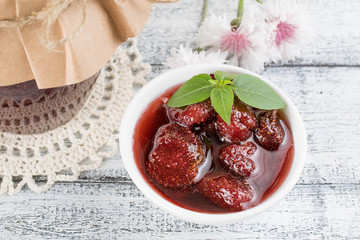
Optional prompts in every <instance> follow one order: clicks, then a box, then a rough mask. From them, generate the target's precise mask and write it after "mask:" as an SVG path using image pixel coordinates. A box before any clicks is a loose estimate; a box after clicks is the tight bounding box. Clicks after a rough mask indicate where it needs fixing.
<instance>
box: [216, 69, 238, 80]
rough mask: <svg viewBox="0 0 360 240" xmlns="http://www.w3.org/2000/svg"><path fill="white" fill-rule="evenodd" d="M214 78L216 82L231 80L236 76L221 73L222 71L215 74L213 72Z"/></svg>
mask: <svg viewBox="0 0 360 240" xmlns="http://www.w3.org/2000/svg"><path fill="white" fill-rule="evenodd" d="M214 76H215V79H216V80H218V81H222V80H232V79H233V78H234V77H236V76H237V75H236V74H234V73H226V72H222V71H216V72H214Z"/></svg>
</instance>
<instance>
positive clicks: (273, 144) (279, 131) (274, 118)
mask: <svg viewBox="0 0 360 240" xmlns="http://www.w3.org/2000/svg"><path fill="white" fill-rule="evenodd" d="M284 136H285V132H284V129H283V127H282V126H281V124H280V120H279V113H278V112H277V110H270V111H268V112H266V113H264V114H262V115H261V116H260V117H259V126H258V127H257V128H256V129H255V139H256V140H257V141H258V142H259V144H260V146H261V147H263V148H265V149H267V150H269V151H276V150H277V149H278V148H279V146H280V144H281V143H282V142H283V140H284Z"/></svg>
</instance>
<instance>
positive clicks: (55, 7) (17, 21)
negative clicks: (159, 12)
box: [0, 0, 178, 50]
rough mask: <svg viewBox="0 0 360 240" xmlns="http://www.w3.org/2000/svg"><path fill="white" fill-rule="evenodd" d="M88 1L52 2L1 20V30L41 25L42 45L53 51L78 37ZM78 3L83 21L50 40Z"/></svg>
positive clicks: (156, 0) (170, 0)
mask: <svg viewBox="0 0 360 240" xmlns="http://www.w3.org/2000/svg"><path fill="white" fill-rule="evenodd" d="M88 1H89V0H51V1H48V2H47V3H46V5H45V6H44V7H43V8H42V9H41V10H40V11H38V12H32V13H31V14H30V15H28V16H24V17H18V18H12V19H4V20H0V28H11V27H24V26H27V25H31V24H35V23H42V24H41V38H40V40H41V43H42V44H43V45H44V46H45V47H46V48H48V49H50V50H52V49H55V48H57V47H58V46H60V45H62V44H64V43H65V42H67V41H69V40H71V39H72V38H74V37H75V36H76V35H78V34H79V33H80V32H81V31H82V30H83V27H84V25H85V21H86V19H87V17H88ZM147 1H149V2H152V3H174V2H177V1H178V0H147ZM76 2H80V3H81V7H82V21H81V23H80V25H79V26H78V27H77V28H76V30H75V31H74V32H72V33H71V34H69V35H68V36H66V37H64V38H62V39H60V40H56V41H52V40H50V33H51V26H52V25H54V23H55V21H56V20H57V19H58V17H59V16H60V14H61V13H62V12H63V11H65V10H66V9H67V8H69V7H70V6H71V5H73V4H74V3H76Z"/></svg>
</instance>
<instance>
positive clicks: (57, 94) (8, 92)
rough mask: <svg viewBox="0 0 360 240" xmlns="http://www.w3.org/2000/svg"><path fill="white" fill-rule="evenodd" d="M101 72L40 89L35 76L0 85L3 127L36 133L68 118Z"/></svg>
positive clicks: (72, 114)
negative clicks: (24, 80)
mask: <svg viewBox="0 0 360 240" xmlns="http://www.w3.org/2000/svg"><path fill="white" fill-rule="evenodd" d="M98 75H99V72H98V73H96V74H95V75H93V76H91V77H90V78H88V79H86V80H84V81H82V82H80V83H77V84H72V85H68V86H63V87H57V88H48V89H38V87H37V85H36V82H35V80H30V81H27V82H23V83H18V84H14V85H10V86H4V87H0V109H1V110H0V131H1V132H7V133H15V134H36V133H42V132H45V131H48V130H51V129H54V128H56V127H58V126H60V125H62V124H64V123H66V122H68V121H69V120H70V119H71V118H73V117H74V116H75V115H76V114H77V113H78V112H79V110H80V109H81V107H82V106H83V105H84V103H85V102H86V100H87V99H88V97H89V95H90V92H91V90H92V88H93V86H94V84H95V82H96V79H97V77H98Z"/></svg>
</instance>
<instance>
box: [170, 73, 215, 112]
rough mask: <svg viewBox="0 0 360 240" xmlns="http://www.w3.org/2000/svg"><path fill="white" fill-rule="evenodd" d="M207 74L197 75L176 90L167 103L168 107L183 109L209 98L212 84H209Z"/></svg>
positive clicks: (209, 78)
mask: <svg viewBox="0 0 360 240" xmlns="http://www.w3.org/2000/svg"><path fill="white" fill-rule="evenodd" d="M209 80H211V77H210V75H209V74H199V75H196V76H194V77H192V78H191V79H190V80H188V81H187V82H185V83H184V85H182V86H181V87H180V88H179V90H177V91H176V92H175V93H174V94H173V95H172V97H171V98H170V99H169V101H168V102H167V105H168V106H170V107H183V106H187V105H190V104H193V103H198V102H202V101H204V100H205V99H207V98H209V97H210V94H211V90H212V89H213V88H214V86H215V85H214V84H212V83H210V82H209Z"/></svg>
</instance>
